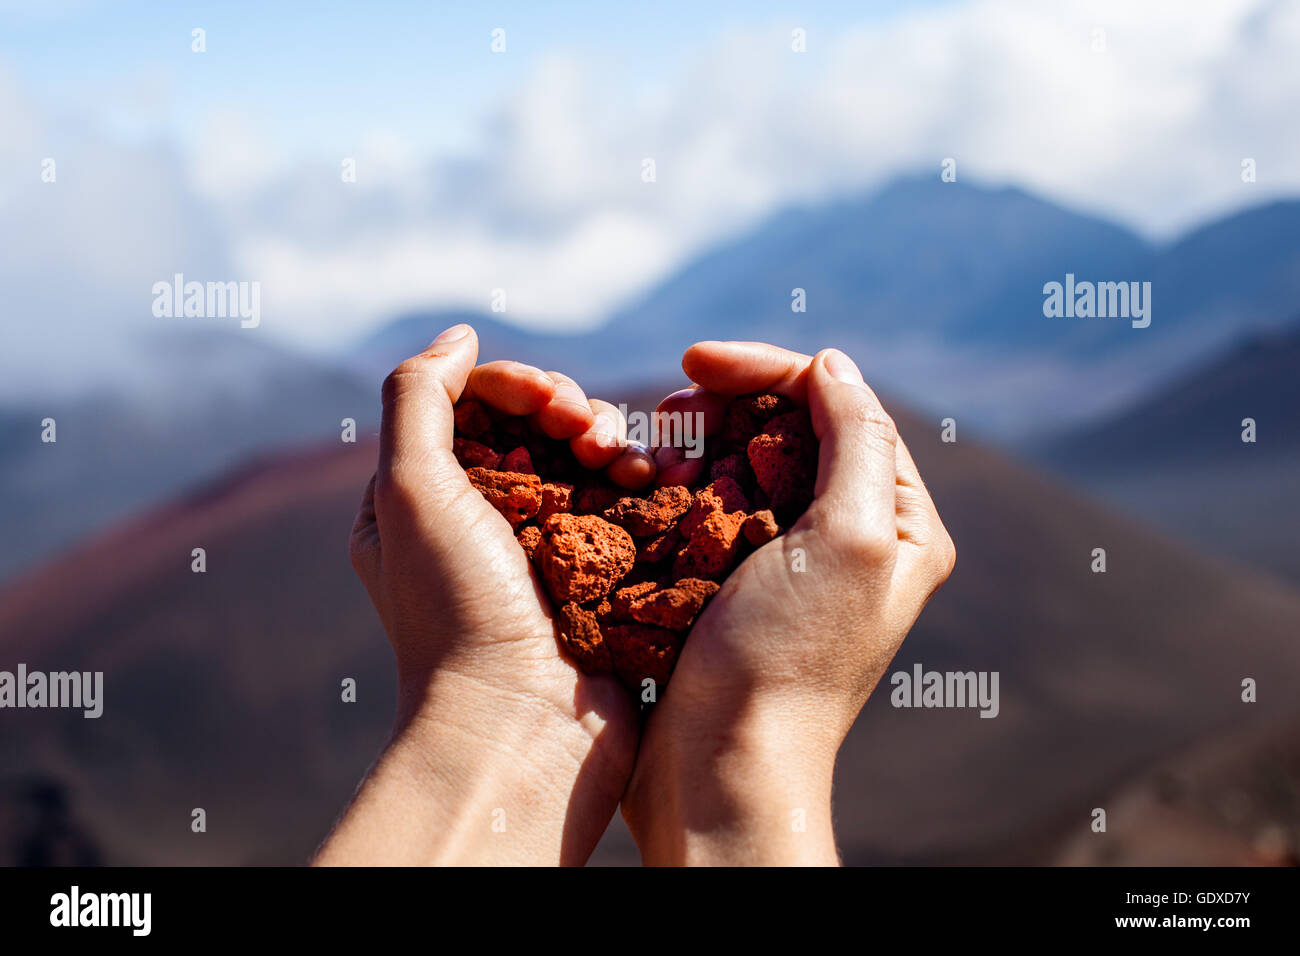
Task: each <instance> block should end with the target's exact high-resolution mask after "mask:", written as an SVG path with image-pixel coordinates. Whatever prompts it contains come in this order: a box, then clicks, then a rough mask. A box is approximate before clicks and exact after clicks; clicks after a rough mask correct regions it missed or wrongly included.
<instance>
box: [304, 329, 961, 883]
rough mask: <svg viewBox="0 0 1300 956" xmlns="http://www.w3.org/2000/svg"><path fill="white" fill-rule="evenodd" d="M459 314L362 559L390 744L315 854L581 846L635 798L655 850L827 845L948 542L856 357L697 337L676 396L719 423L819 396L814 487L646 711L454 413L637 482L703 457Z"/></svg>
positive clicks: (402, 379) (352, 858) (679, 852)
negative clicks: (849, 762)
mask: <svg viewBox="0 0 1300 956" xmlns="http://www.w3.org/2000/svg"><path fill="white" fill-rule="evenodd" d="M477 355H478V341H477V337H476V336H475V334H474V332H473V330H472V329H471V328H470V327H469V326H466V325H459V326H454V327H452V328H451V329H448V330H447V331H446V332H444V333H442V335H440V336H438V338H437V339H435V340H434V342H433V344H432V345H430V346H429V348H428V349H426V350H425V351H424V352H423V353H422V354H420V355H418V356H416V357H414V358H412V359H408V360H407V361H406V362H403V363H402V364H401V365H400V366H399V367H398V368H397V369H396V370H395V371H394V372H393V374H392V375H390V376H389V377H388V379H387V380H386V381H385V383H384V390H383V424H382V428H381V433H380V452H379V468H378V471H377V473H376V475H375V478H374V479H373V480H372V481H371V485H370V487H369V488H368V489H367V491H366V495H365V499H364V501H363V503H362V507H361V511H360V513H359V514H358V516H357V521H356V524H355V526H354V528H353V532H352V540H351V555H352V562H353V566H354V568H355V569H356V571H357V574H358V575H359V576H360V578H361V580H362V581H363V583H364V584H365V586H366V589H367V591H368V592H369V594H370V597H371V600H372V601H373V602H374V604H375V607H376V609H377V610H378V612H379V616H380V618H381V619H382V621H383V624H384V627H385V629H386V631H387V632H388V635H389V639H390V641H391V642H392V645H393V651H394V654H395V656H396V658H397V673H398V681H399V691H398V701H399V704H398V715H397V721H396V725H395V729H394V733H393V736H392V739H391V740H390V742H389V744H388V746H387V747H386V748H385V750H384V752H383V754H382V755H381V757H380V758H379V760H378V762H377V763H376V764H375V766H374V767H373V768H372V769H371V771H370V773H369V775H368V776H367V778H366V780H365V781H364V783H363V784H362V786H361V788H360V790H359V791H358V793H357V795H356V797H355V799H354V800H353V802H352V804H351V806H349V808H348V809H347V811H346V812H345V813H344V815H343V817H342V818H341V819H340V821H339V823H338V824H337V826H336V827H335V829H334V831H333V833H332V834H331V835H330V837H329V838H328V839H327V840H326V842H325V844H324V845H323V846H322V847H321V849H320V851H319V853H318V855H317V858H316V862H317V863H320V864H349V863H361V864H366V863H396V864H424V863H439V864H492V863H515V864H555V863H560V864H581V863H583V862H585V861H586V859H587V857H588V856H589V855H590V853H591V851H592V849H593V848H594V847H595V845H596V843H597V842H598V841H599V839H600V837H601V835H602V834H603V833H604V831H605V829H606V827H607V825H608V823H609V821H610V819H611V817H612V816H613V814H614V812H615V810H616V809H618V807H619V805H620V803H621V805H622V810H623V815H624V817H625V819H626V821H627V823H628V826H629V828H630V829H631V831H632V834H633V836H634V837H635V838H636V841H637V843H638V845H639V847H640V849H641V853H642V857H643V859H644V861H645V862H646V863H653V864H672V863H781V864H785V863H794V864H805V863H806V864H812V863H835V862H837V855H836V850H835V842H834V833H833V830H832V825H831V780H832V774H833V770H834V763H835V755H836V752H837V751H838V749H839V746H840V744H841V743H842V741H843V739H844V736H845V735H846V734H847V733H848V730H849V728H850V726H851V725H852V723H853V720H854V719H855V717H856V716H857V714H858V712H859V710H860V709H861V708H862V705H863V704H864V703H865V702H866V699H867V697H868V695H869V694H870V693H871V691H872V689H873V688H874V687H875V686H876V683H877V682H878V681H879V680H880V678H881V676H882V675H883V674H884V672H885V669H886V668H887V666H888V664H889V662H890V660H891V659H892V658H893V656H894V654H895V652H896V651H897V649H898V646H899V645H900V644H901V642H902V640H903V638H904V636H906V634H907V631H908V630H909V629H910V628H911V626H912V623H913V622H914V621H915V619H916V616H917V615H918V614H919V613H920V611H921V608H922V607H923V606H924V605H925V603H926V601H927V600H928V599H929V597H930V595H931V594H933V592H934V591H935V589H936V588H938V586H939V585H940V584H942V583H943V581H944V580H945V579H946V578H947V576H948V574H949V573H950V572H951V569H952V566H953V561H954V557H955V552H954V549H953V545H952V542H951V540H950V539H949V537H948V534H947V532H946V531H945V530H944V527H943V524H942V522H941V521H940V520H939V516H938V514H937V512H936V511H935V508H934V504H933V502H932V501H931V500H930V496H929V494H928V493H927V492H926V490H925V487H924V485H923V484H922V482H921V478H920V475H919V474H918V473H917V471H916V466H915V464H914V463H913V462H912V459H911V456H910V455H909V454H908V452H907V449H906V447H905V446H904V445H903V442H902V441H901V439H899V437H898V434H897V431H896V430H895V428H894V425H893V422H892V420H891V419H890V418H889V416H888V415H887V414H886V413H885V411H884V409H883V408H882V407H881V405H880V402H879V401H878V400H877V398H876V396H875V394H874V393H873V392H872V391H871V389H870V388H869V387H867V385H866V384H865V383H864V382H863V380H862V375H861V373H860V372H859V371H858V369H857V366H856V365H854V364H853V362H852V361H851V360H850V359H849V358H848V357H847V356H845V355H844V354H843V353H841V352H838V351H835V350H826V351H823V352H820V353H818V354H817V355H816V356H815V357H810V356H807V355H800V354H798V353H794V352H789V351H786V350H784V349H779V348H776V347H773V346H769V345H762V344H757V343H744V342H703V343H699V344H697V345H694V346H692V347H691V348H690V349H688V350H687V352H686V354H685V356H684V357H683V361H682V367H683V369H684V370H685V372H686V374H687V376H688V377H689V378H690V379H691V381H692V382H694V383H696V384H695V385H694V386H693V387H692V388H689V389H684V390H682V391H679V392H676V393H674V394H673V395H670V396H669V397H668V398H666V399H665V400H664V401H663V402H661V403H660V406H659V410H660V411H665V412H671V411H681V412H687V413H690V412H701V413H703V415H704V419H703V420H704V423H705V430H706V432H707V433H712V431H715V430H717V429H719V428H720V427H721V424H722V411H723V408H724V407H725V404H726V402H727V400H728V398H729V397H731V396H734V395H738V394H744V393H748V392H776V393H779V394H782V395H785V396H788V397H789V398H791V399H792V400H794V401H795V402H796V403H798V404H801V405H804V406H806V407H807V408H808V410H809V412H810V414H811V416H812V422H813V428H814V430H815V432H816V434H817V437H818V439H819V441H820V459H819V462H818V473H817V485H816V496H815V499H814V501H813V503H812V505H811V506H810V507H809V509H808V511H807V512H806V513H805V514H804V516H803V517H802V518H801V519H800V520H799V521H798V522H797V523H796V524H795V525H794V527H792V528H791V529H789V531H788V532H787V533H786V534H784V535H782V536H781V537H780V538H777V539H776V540H775V541H773V542H771V543H769V544H767V545H765V546H764V547H762V548H760V549H758V550H757V551H756V552H754V553H753V554H751V555H750V556H749V557H748V558H747V559H746V560H745V561H744V563H743V564H741V565H740V567H738V568H737V569H736V570H735V571H734V572H733V573H732V574H731V576H730V577H728V578H727V580H726V581H725V582H724V584H723V587H722V590H721V591H719V592H718V594H717V595H716V596H715V597H714V598H713V600H712V601H711V602H710V604H709V605H708V607H707V608H706V609H705V611H704V613H703V614H702V615H701V616H700V618H699V619H698V621H697V622H696V623H695V626H694V627H693V629H692V630H691V633H690V635H689V638H688V640H687V642H686V645H685V648H684V649H683V651H682V654H681V656H680V658H679V660H678V662H677V667H676V670H674V672H673V677H672V682H671V685H670V687H669V688H668V689H666V690H665V692H664V694H663V696H662V699H661V700H660V702H659V703H658V704H656V705H655V707H654V710H653V711H652V713H651V715H650V717H649V719H648V720H647V721H646V722H645V725H644V727H642V726H641V721H640V719H639V717H638V715H637V713H636V710H635V706H634V704H633V702H632V701H631V700H630V699H629V696H628V694H627V692H626V690H625V689H624V688H623V687H622V686H621V685H620V684H619V683H618V682H617V680H616V679H615V678H613V677H611V676H589V675H585V674H582V673H581V672H579V671H578V670H577V669H576V668H575V667H574V666H573V665H572V664H570V663H569V662H568V661H567V660H566V659H565V658H564V657H563V656H562V655H561V653H560V651H559V649H558V645H557V643H556V640H555V636H554V626H553V623H552V612H551V608H550V606H549V603H548V600H547V597H546V595H545V592H544V591H543V589H542V587H541V586H540V583H539V581H538V579H537V576H536V575H535V573H534V572H533V570H532V568H531V567H530V565H529V562H528V560H527V558H526V557H525V555H524V552H523V550H522V549H521V548H520V547H519V545H518V543H517V542H516V541H515V538H514V534H513V533H512V531H511V529H510V526H509V524H508V523H507V522H506V521H505V519H503V518H502V517H501V516H500V515H499V514H498V513H497V512H496V510H495V509H494V508H492V506H491V505H489V504H488V503H487V502H486V501H485V500H484V499H483V498H482V496H481V495H479V493H478V492H477V491H476V490H475V489H474V488H473V487H472V486H471V485H470V483H469V481H468V479H467V478H466V476H465V473H464V471H463V469H462V468H461V466H460V465H459V464H458V463H457V461H456V459H455V456H454V455H453V454H452V430H453V405H454V403H455V402H456V401H457V400H459V399H460V398H462V397H472V398H474V399H476V400H478V401H480V402H485V403H487V404H489V405H492V406H494V407H496V408H498V409H500V410H502V411H504V412H507V413H509V414H513V415H530V416H533V419H534V421H535V422H536V423H537V424H538V426H539V427H540V428H542V430H543V431H545V432H546V433H547V434H549V435H551V436H552V437H554V438H565V439H569V440H570V446H571V448H572V449H573V452H574V455H575V456H576V457H577V459H578V460H579V461H580V462H581V463H582V464H583V465H584V466H586V467H589V468H593V469H597V468H605V469H607V472H608V474H609V476H610V478H611V479H612V480H614V481H615V482H617V483H619V484H621V485H624V486H626V487H629V488H640V487H644V486H645V485H647V484H649V483H650V482H652V481H655V480H656V479H657V480H658V481H659V482H660V483H668V484H676V483H689V482H691V481H693V480H695V478H696V477H697V476H698V470H699V468H700V467H701V463H700V461H699V460H698V459H686V458H684V457H683V456H682V455H681V453H680V452H679V451H677V450H674V449H671V448H664V449H659V450H656V451H655V452H654V453H653V454H652V453H648V452H646V451H645V450H642V449H639V448H635V447H632V448H629V447H627V446H624V445H622V444H621V443H620V441H619V435H620V434H621V433H622V432H621V423H620V420H619V414H618V411H617V409H615V408H614V407H613V406H612V405H609V404H608V403H605V402H600V401H597V400H589V399H588V398H587V396H586V395H585V394H584V393H583V392H582V390H581V389H580V388H579V387H578V385H577V384H576V383H574V382H573V381H572V380H571V379H569V378H567V377H566V376H563V375H559V374H558V373H554V372H543V371H541V370H540V369H536V368H532V367H530V366H525V365H520V364H518V363H514V362H491V363H488V364H485V365H482V366H478V367H475V361H476V359H477Z"/></svg>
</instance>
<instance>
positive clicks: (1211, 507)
mask: <svg viewBox="0 0 1300 956" xmlns="http://www.w3.org/2000/svg"><path fill="white" fill-rule="evenodd" d="M1297 370H1300V325H1295V324H1293V325H1292V326H1290V327H1289V328H1287V329H1285V330H1281V331H1277V332H1273V333H1271V334H1258V335H1254V336H1251V337H1250V338H1248V339H1247V340H1246V341H1244V342H1242V343H1241V344H1239V345H1238V346H1237V347H1235V348H1233V349H1232V350H1230V351H1229V352H1228V353H1227V354H1226V355H1224V356H1222V357H1221V358H1219V359H1217V360H1215V361H1213V362H1211V363H1210V364H1208V365H1206V366H1204V367H1201V368H1198V369H1196V370H1194V371H1193V372H1191V373H1189V374H1187V375H1185V376H1184V377H1182V378H1180V379H1178V380H1176V381H1174V382H1173V383H1171V384H1170V385H1169V386H1168V387H1167V388H1164V389H1161V390H1160V391H1158V392H1156V393H1155V394H1154V395H1151V396H1150V397H1148V398H1147V399H1145V400H1143V401H1141V402H1138V403H1137V404H1135V405H1134V406H1133V407H1131V408H1128V409H1126V410H1125V411H1124V412H1123V413H1121V414H1118V415H1115V416H1112V417H1110V418H1108V419H1106V420H1105V421H1102V422H1099V423H1098V424H1096V425H1093V426H1090V427H1088V428H1085V429H1080V430H1078V431H1074V432H1069V433H1067V434H1065V435H1063V436H1060V437H1056V438H1052V439H1049V440H1046V441H1042V442H1038V443H1036V444H1031V445H1030V446H1028V448H1027V451H1028V453H1029V455H1030V456H1031V457H1032V458H1033V459H1034V460H1036V461H1038V462H1040V463H1041V464H1043V465H1044V466H1046V467H1047V468H1049V469H1051V470H1052V471H1054V472H1056V473H1057V474H1059V475H1061V476H1062V477H1063V478H1066V479H1068V480H1069V481H1070V482H1072V483H1074V484H1076V485H1078V486H1081V487H1083V488H1086V489H1088V490H1089V491H1091V492H1092V493H1093V494H1095V495H1097V496H1098V497H1100V498H1102V499H1103V500H1105V501H1106V502H1107V503H1109V504H1112V505H1115V506H1116V507H1119V508H1122V509H1124V510H1125V511H1128V512H1129V513H1131V514H1133V515H1135V516H1137V517H1140V518H1142V519H1143V520H1146V521H1150V522H1152V523H1154V524H1156V525H1158V526H1159V527H1161V528H1163V529H1165V530H1167V531H1169V532H1171V533H1173V534H1176V535H1178V536H1180V537H1182V538H1184V539H1185V540H1187V541H1190V542H1192V543H1194V544H1196V545H1198V546H1200V547H1202V548H1206V549H1209V550H1210V551H1212V552H1215V553H1219V554H1223V555H1225V556H1228V557H1232V558H1235V559H1237V560H1240V561H1244V562H1248V563H1251V564H1254V565H1257V566H1258V567H1261V568H1263V569H1265V570H1268V571H1270V572H1272V573H1274V574H1278V575H1280V576H1282V577H1284V578H1286V579H1288V580H1289V581H1292V582H1294V583H1297V584H1300V548H1298V547H1296V541H1297V540H1298V539H1300V485H1298V483H1297V480H1296V476H1297V475H1298V474H1300V374H1297ZM1246 418H1252V419H1254V420H1255V423H1256V441H1255V442H1254V443H1247V442H1243V441H1242V440H1241V436H1242V424H1241V423H1242V421H1243V420H1244V419H1246Z"/></svg>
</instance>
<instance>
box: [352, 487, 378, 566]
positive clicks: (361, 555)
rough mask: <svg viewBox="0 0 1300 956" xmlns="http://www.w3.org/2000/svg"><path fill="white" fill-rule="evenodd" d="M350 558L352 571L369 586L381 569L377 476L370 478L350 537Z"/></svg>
mask: <svg viewBox="0 0 1300 956" xmlns="http://www.w3.org/2000/svg"><path fill="white" fill-rule="evenodd" d="M348 556H349V557H350V558H351V559H352V569H353V570H354V571H356V572H357V576H358V577H360V578H361V580H362V581H364V582H366V583H367V584H368V583H369V582H370V580H371V579H372V577H373V576H374V573H375V572H376V571H378V569H379V524H378V522H377V521H376V520H375V476H374V475H371V476H370V481H369V483H368V484H367V485H366V490H365V493H364V494H363V495H362V496H361V506H360V507H359V508H358V509H357V517H356V519H355V520H354V521H353V522H352V533H351V534H350V535H349V536H348Z"/></svg>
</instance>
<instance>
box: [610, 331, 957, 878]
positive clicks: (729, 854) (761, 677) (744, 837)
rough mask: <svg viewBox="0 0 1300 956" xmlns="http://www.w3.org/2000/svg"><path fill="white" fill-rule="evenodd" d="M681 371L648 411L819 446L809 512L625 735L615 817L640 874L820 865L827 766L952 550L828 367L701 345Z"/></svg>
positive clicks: (836, 364)
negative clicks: (810, 435)
mask: <svg viewBox="0 0 1300 956" xmlns="http://www.w3.org/2000/svg"><path fill="white" fill-rule="evenodd" d="M682 367H683V369H684V370H685V372H686V374H687V375H688V376H689V377H690V379H691V380H692V381H693V382H695V383H697V386H696V387H695V388H693V389H690V390H684V391H683V392H678V393H675V394H674V395H672V396H670V397H669V398H668V399H666V400H665V401H664V402H663V403H661V404H660V407H659V410H660V411H662V412H674V411H681V412H687V413H691V412H701V413H703V414H704V422H705V430H706V432H710V433H711V432H713V431H716V430H717V429H718V428H719V427H720V426H721V420H722V412H723V409H724V407H725V404H726V402H727V400H728V398H730V397H731V396H734V395H738V394H744V393H749V392H776V393H779V394H781V395H785V396H787V397H789V398H790V399H792V400H794V401H795V402H796V403H798V404H800V405H806V406H807V408H808V411H809V413H810V415H811V417H812V423H813V429H814V431H815V432H816V434H817V437H818V439H819V441H820V455H819V460H818V469H817V485H816V495H815V498H814V501H813V503H812V505H811V506H810V507H809V508H808V510H807V512H806V513H805V514H804V515H803V517H802V518H800V519H799V521H798V522H797V523H796V524H795V525H794V526H793V527H792V528H790V529H789V530H788V532H787V533H786V534H784V535H782V536H781V537H779V538H777V539H776V540H774V541H772V542H770V543H768V544H767V545H765V546H763V547H762V548H760V549H758V550H757V551H756V552H754V553H753V554H752V555H750V556H749V557H748V558H747V559H746V560H745V561H744V562H743V563H742V564H741V565H740V567H739V568H737V569H736V570H735V571H734V572H733V573H732V574H731V576H730V577H729V578H727V580H726V581H725V583H724V584H723V587H722V589H721V591H719V592H718V594H717V595H716V596H715V597H714V598H713V600H712V602H711V603H710V604H709V606H708V607H707V608H706V609H705V611H704V613H703V614H702V615H701V616H700V618H699V620H698V621H697V622H696V624H695V626H694V628H693V629H692V630H691V632H690V635H689V637H688V639H687V641H686V645H685V647H684V649H683V651H682V654H681V656H680V658H679V659H678V661H677V666H676V669H675V670H674V671H673V677H672V683H671V685H670V686H669V688H668V689H667V690H666V692H665V693H664V696H663V698H662V700H661V701H660V702H659V703H658V704H657V705H656V707H655V710H654V711H653V713H652V714H651V716H650V719H649V721H648V722H647V724H646V727H645V729H644V732H643V734H642V740H641V748H640V751H639V753H638V756H637V762H636V769H635V771H634V773H633V776H632V780H631V782H630V784H629V787H628V792H627V795H626V796H625V797H624V800H623V815H624V817H625V818H626V820H627V822H628V825H629V827H630V828H631V830H632V833H633V835H634V836H635V837H636V839H637V843H638V845H639V846H640V847H641V851H642V856H643V858H644V860H645V861H646V862H647V863H835V862H837V856H836V852H835V843H834V833H833V830H832V827H831V812H830V796H831V778H832V773H833V769H834V763H835V755H836V752H837V751H838V750H839V746H840V744H841V743H842V742H843V740H844V736H845V735H846V734H847V733H848V730H849V728H850V726H851V725H852V723H853V721H854V719H855V718H856V716H857V714H858V712H859V711H860V710H861V708H862V706H863V704H865V703H866V700H867V697H868V696H869V695H870V694H871V692H872V690H873V689H874V688H875V686H876V683H877V682H878V681H879V680H880V678H881V676H882V675H883V674H884V672H885V669H886V668H887V667H888V665H889V662H890V660H892V658H893V656H894V654H895V652H896V651H897V650H898V647H899V645H900V644H901V643H902V640H903V638H904V637H905V636H906V634H907V632H908V630H909V629H910V628H911V626H912V623H913V622H914V621H915V620H916V617H917V615H918V614H919V613H920V611H921V609H922V607H924V605H925V603H926V602H927V601H928V600H929V598H930V596H931V595H932V594H933V593H934V591H935V590H936V589H937V588H938V587H939V585H941V584H942V583H943V582H944V581H945V580H946V579H947V577H948V575H949V574H950V573H951V570H952V566H953V562H954V560H955V550H954V548H953V544H952V541H951V539H950V538H949V536H948V533H947V531H946V530H945V529H944V527H943V523H942V522H941V521H940V520H939V516H938V513H937V512H936V511H935V507H934V503H933V502H932V501H931V500H930V496H929V494H928V493H927V491H926V489H925V486H924V484H923V483H922V481H921V477H920V475H919V474H918V473H917V470H916V466H915V464H914V463H913V462H912V458H911V455H910V454H908V451H907V448H906V446H905V445H904V444H903V442H902V440H901V439H900V438H899V437H898V434H897V431H896V429H895V427H894V423H893V421H892V419H891V418H890V417H889V416H888V415H887V414H886V413H885V411H884V409H883V408H882V407H881V405H880V402H879V400H878V399H877V398H876V396H875V393H874V392H872V390H871V389H870V388H869V387H868V386H867V385H866V384H865V383H864V382H863V380H862V376H861V373H860V372H859V371H858V369H857V366H856V365H854V364H853V362H852V361H851V360H850V359H849V358H848V357H847V356H845V355H844V354H843V353H841V352H837V351H835V350H825V351H823V352H819V353H818V354H817V356H816V357H809V356H807V355H800V354H798V353H794V352H788V351H786V350H784V349H779V348H776V347H773V346H770V345H762V344H758V343H743V342H727V343H724V342H703V343H699V344H697V345H695V346H692V347H691V348H690V349H688V350H687V352H686V354H685V356H684V357H683V361H682ZM658 458H659V480H660V481H661V482H662V483H679V482H689V481H691V480H693V479H694V478H695V477H697V476H696V474H695V472H697V471H698V469H699V467H700V463H699V461H698V460H695V461H692V460H690V459H684V458H683V457H682V456H681V455H680V454H678V453H676V452H675V451H674V450H672V449H662V450H661V451H660V452H659V453H658ZM800 567H802V568H803V570H802V571H801V570H798V569H799V568H800ZM801 824H802V829H801V827H800V825H801Z"/></svg>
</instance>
